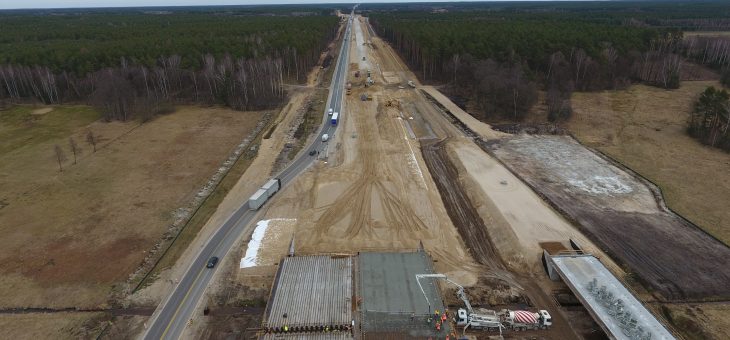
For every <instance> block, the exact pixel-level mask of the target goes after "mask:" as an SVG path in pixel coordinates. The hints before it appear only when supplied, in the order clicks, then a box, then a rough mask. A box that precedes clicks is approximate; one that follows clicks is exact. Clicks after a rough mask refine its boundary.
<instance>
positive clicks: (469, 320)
mask: <svg viewBox="0 0 730 340" xmlns="http://www.w3.org/2000/svg"><path fill="white" fill-rule="evenodd" d="M423 278H433V279H443V280H445V281H446V282H448V283H450V284H452V285H454V286H456V287H457V288H458V290H457V291H456V296H458V297H459V298H460V299H461V301H463V302H464V307H466V308H459V310H458V311H457V312H456V316H457V318H456V320H455V321H456V325H457V326H463V327H464V332H466V329H467V328H469V327H471V328H474V329H483V330H491V329H497V330H499V334H500V335H501V334H502V328H504V327H503V326H502V323H501V318H500V317H499V316H498V315H497V314H496V312H495V311H490V310H480V311H479V313H477V312H475V311H474V309H473V308H472V307H471V303H470V302H469V299H468V298H467V297H466V293H464V287H463V286H461V285H460V284H458V283H456V282H454V281H451V280H449V278H448V277H446V275H444V274H416V282H418V287H420V288H421V292H422V293H423V296H424V297H426V302H428V305H429V308H430V306H431V302H430V301H428V296H427V295H426V292H425V291H424V290H423V286H421V279H423Z"/></svg>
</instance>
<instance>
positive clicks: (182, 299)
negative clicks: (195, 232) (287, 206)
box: [143, 15, 353, 339]
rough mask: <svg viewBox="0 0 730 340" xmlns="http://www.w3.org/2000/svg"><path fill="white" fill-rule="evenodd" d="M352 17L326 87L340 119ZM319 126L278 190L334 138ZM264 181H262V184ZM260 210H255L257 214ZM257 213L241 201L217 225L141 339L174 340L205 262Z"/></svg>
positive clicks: (204, 278)
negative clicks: (228, 215) (218, 225)
mask: <svg viewBox="0 0 730 340" xmlns="http://www.w3.org/2000/svg"><path fill="white" fill-rule="evenodd" d="M352 17H353V16H352V15H351V16H350V19H349V20H348V23H347V27H346V29H345V35H344V37H345V40H344V42H343V44H342V48H341V49H340V55H339V58H338V59H337V65H336V66H335V71H334V75H333V79H332V84H331V86H330V94H329V97H328V99H327V103H328V105H327V108H332V109H333V110H334V111H336V112H340V117H342V115H343V112H342V105H343V100H344V88H345V81H346V79H347V70H348V64H349V55H348V53H349V48H348V47H349V43H350V29H351V27H352ZM323 115H324V117H323V119H322V126H321V127H320V129H319V131H318V135H317V138H316V139H314V141H313V142H312V144H310V145H309V146H307V147H306V148H303V150H304V152H301V153H300V155H299V156H298V157H297V158H296V159H295V160H294V161H293V162H292V163H291V164H290V165H289V166H288V167H287V168H286V169H284V170H282V171H281V172H280V173H279V175H278V176H277V177H278V178H279V179H280V180H281V186H282V188H284V187H286V186H287V185H288V184H290V183H291V182H292V181H293V180H294V179H295V178H296V177H297V176H298V175H299V174H300V173H302V171H304V170H305V169H306V168H307V167H309V166H310V165H311V164H312V163H313V162H314V160H315V159H316V158H317V157H315V156H310V155H309V151H311V150H315V151H323V150H325V149H326V144H327V143H326V142H322V135H323V134H328V135H329V136H330V139H331V138H332V136H333V135H334V133H335V131H336V129H337V126H333V125H332V123H331V120H330V117H329V116H328V114H327V110H325V112H323ZM267 180H268V178H262V179H261V184H262V185H263V184H264V183H265V182H266V181H267ZM260 210H261V209H259V211H260ZM259 211H254V210H250V209H249V207H248V201H246V202H241V207H240V208H238V210H236V212H234V213H233V214H232V215H231V216H230V217H229V218H228V220H226V222H225V223H223V225H221V226H220V227H219V228H218V230H217V231H215V233H213V236H211V238H210V239H209V240H208V241H207V242H206V243H205V245H204V246H203V248H202V249H201V250H200V252H199V253H198V255H197V256H196V257H195V260H194V261H193V263H192V264H191V265H190V267H188V269H187V271H186V272H185V274H184V275H183V277H182V279H181V280H180V281H179V283H178V285H177V286H176V287H175V290H174V291H173V292H172V293H171V294H170V295H169V296H168V297H167V298H166V300H165V301H164V302H163V303H162V304H160V305H159V306H158V307H157V310H155V313H154V314H153V315H152V318H151V319H150V321H149V322H148V325H149V328H148V329H147V330H146V331H145V333H144V336H143V337H144V339H178V338H180V335H181V334H182V332H183V330H184V329H185V327H186V326H187V324H188V323H189V321H190V320H191V318H192V316H193V313H194V312H195V307H196V306H197V305H198V302H199V301H200V299H201V297H202V296H203V293H204V292H205V289H206V288H207V287H208V284H209V283H210V280H211V278H212V277H213V274H214V273H215V271H216V270H217V267H216V268H212V269H209V268H206V267H205V265H206V263H207V262H208V259H209V258H210V257H212V256H217V257H219V258H223V257H224V256H226V254H228V251H229V250H230V249H231V247H232V246H233V244H234V243H235V242H236V240H238V239H239V238H240V237H241V236H242V235H244V234H245V233H246V232H248V231H250V230H251V228H253V224H252V223H253V222H254V221H256V217H257V215H258V212H259Z"/></svg>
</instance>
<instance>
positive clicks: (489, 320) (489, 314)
mask: <svg viewBox="0 0 730 340" xmlns="http://www.w3.org/2000/svg"><path fill="white" fill-rule="evenodd" d="M456 316H457V318H456V325H457V326H460V327H464V330H466V328H468V327H471V328H473V329H479V330H486V331H498V330H500V329H502V328H503V326H502V320H501V318H500V317H499V315H497V312H495V311H493V310H488V309H477V310H476V311H474V312H473V313H471V314H469V313H467V311H466V309H464V308H460V309H459V310H458V311H457V313H456Z"/></svg>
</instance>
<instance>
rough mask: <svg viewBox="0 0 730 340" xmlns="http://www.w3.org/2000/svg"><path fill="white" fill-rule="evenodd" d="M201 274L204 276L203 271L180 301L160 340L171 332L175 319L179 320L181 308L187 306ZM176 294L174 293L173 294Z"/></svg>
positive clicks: (199, 272)
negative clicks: (187, 301) (186, 303)
mask: <svg viewBox="0 0 730 340" xmlns="http://www.w3.org/2000/svg"><path fill="white" fill-rule="evenodd" d="M200 274H203V270H200V271H198V276H196V277H195V280H193V283H192V284H190V288H188V291H187V292H185V296H184V297H183V299H182V301H180V304H178V305H177V309H175V313H174V314H172V318H170V322H169V323H168V324H167V327H165V331H164V332H162V335H160V339H162V338H164V337H165V335H166V334H167V332H168V331H169V330H170V326H172V323H173V322H174V321H175V318H177V314H178V313H180V308H182V306H183V305H184V304H185V301H186V300H187V299H188V296H189V295H190V292H191V291H192V290H193V287H195V283H196V282H198V279H199V278H200ZM173 294H174V292H173Z"/></svg>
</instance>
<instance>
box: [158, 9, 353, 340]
mask: <svg viewBox="0 0 730 340" xmlns="http://www.w3.org/2000/svg"><path fill="white" fill-rule="evenodd" d="M350 28H351V22H350V23H348V28H347V32H348V33H349V32H350ZM347 44H348V45H349V44H350V42H348V43H347ZM344 45H345V44H343V48H342V51H343V53H341V54H340V59H341V61H340V64H339V65H337V68H338V70H336V72H335V78H336V79H335V82H333V85H337V83H339V88H338V87H337V86H333V91H332V92H334V94H337V96H336V97H335V98H333V99H334V103H335V104H339V106H340V111H341V109H342V104H343V102H344V95H343V91H342V88H343V86H344V84H343V83H342V82H343V81H346V79H347V78H346V75H347V72H348V71H347V70H345V71H343V69H344V68H346V67H347V65H348V62H349V49H345V48H344ZM348 48H349V46H348ZM345 56H346V57H345ZM343 57H344V58H343ZM338 99H339V103H338ZM330 104H332V103H330ZM326 123H327V122H326V121H325V124H326ZM331 129H332V126H328V127H327V131H328V132H329V131H330V130H331ZM335 129H336V127H335ZM300 159H302V158H300ZM295 163H296V162H295ZM287 170H296V169H293V168H291V167H290V168H287V169H285V170H283V171H282V174H283V176H282V177H287V176H293V177H296V175H298V173H297V172H301V170H300V171H291V172H289V173H288V174H287ZM246 204H247V203H246ZM242 207H243V206H242ZM249 212H250V211H247V212H244V213H243V214H242V215H241V216H240V217H239V218H238V220H237V221H236V222H234V224H233V226H232V227H231V228H230V229H229V230H228V231H227V232H226V233H225V235H224V236H223V238H222V239H221V240H220V241H219V242H218V244H217V245H216V247H215V249H214V250H213V252H212V253H216V252H217V251H218V250H219V249H220V248H221V246H222V245H223V243H224V241H225V240H226V239H227V238H228V236H229V235H230V234H231V233H232V232H233V230H234V229H236V227H237V225H238V222H240V221H241V220H243V219H245V217H246V214H247V213H249ZM253 214H254V215H253V216H252V218H251V219H252V220H253V218H254V217H255V216H256V215H257V214H258V212H254V213H253ZM233 216H235V212H234V214H233ZM231 217H232V216H231ZM229 219H230V218H229ZM226 223H227V221H226V222H224V224H223V225H225V224H226ZM249 224H250V222H248V223H246V225H244V228H245V227H246V226H248V225H249ZM216 234H217V233H216ZM216 234H214V235H213V237H212V238H215V236H216ZM212 238H211V240H212ZM208 244H209V243H206V244H205V246H207V245H208ZM205 246H204V247H205ZM204 249H205V248H204ZM229 251H230V246H229V247H228V250H227V251H226V254H227V253H228V252H229ZM201 255H202V252H201ZM194 263H195V262H193V264H194ZM206 270H207V268H205V269H201V270H199V271H198V275H197V276H196V277H195V279H194V280H193V281H192V283H191V284H190V286H189V288H188V290H187V291H186V292H185V296H183V299H182V300H181V301H180V303H179V304H178V306H177V308H176V309H175V313H174V314H173V315H172V318H171V319H170V321H169V322H168V324H167V326H166V327H165V330H164V332H163V333H162V335H161V336H160V338H164V337H165V335H167V333H168V332H169V331H170V327H171V326H172V324H173V323H174V322H175V320H176V319H177V316H178V314H179V313H180V311H181V308H182V306H183V305H184V304H185V302H186V301H187V299H188V298H189V296H190V293H191V292H192V291H193V288H194V287H195V285H196V283H197V282H198V280H199V279H200V276H201V274H203V272H205V271H206ZM186 274H187V273H186ZM185 276H186V275H184V276H183V277H185ZM205 289H207V285H206V287H204V289H203V291H205ZM174 294H175V292H174V291H173V292H172V294H171V295H170V297H169V298H168V300H167V302H165V303H164V305H162V309H161V310H160V313H162V312H163V311H164V309H165V306H166V305H167V303H168V302H169V301H170V299H171V298H172V296H174ZM198 303H200V301H198V302H197V303H196V306H197V304H198ZM160 316H161V315H158V316H157V318H158V319H159V317H160ZM155 321H156V320H155ZM153 327H154V325H151V327H150V328H148V331H149V330H151V329H152V328H153Z"/></svg>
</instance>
